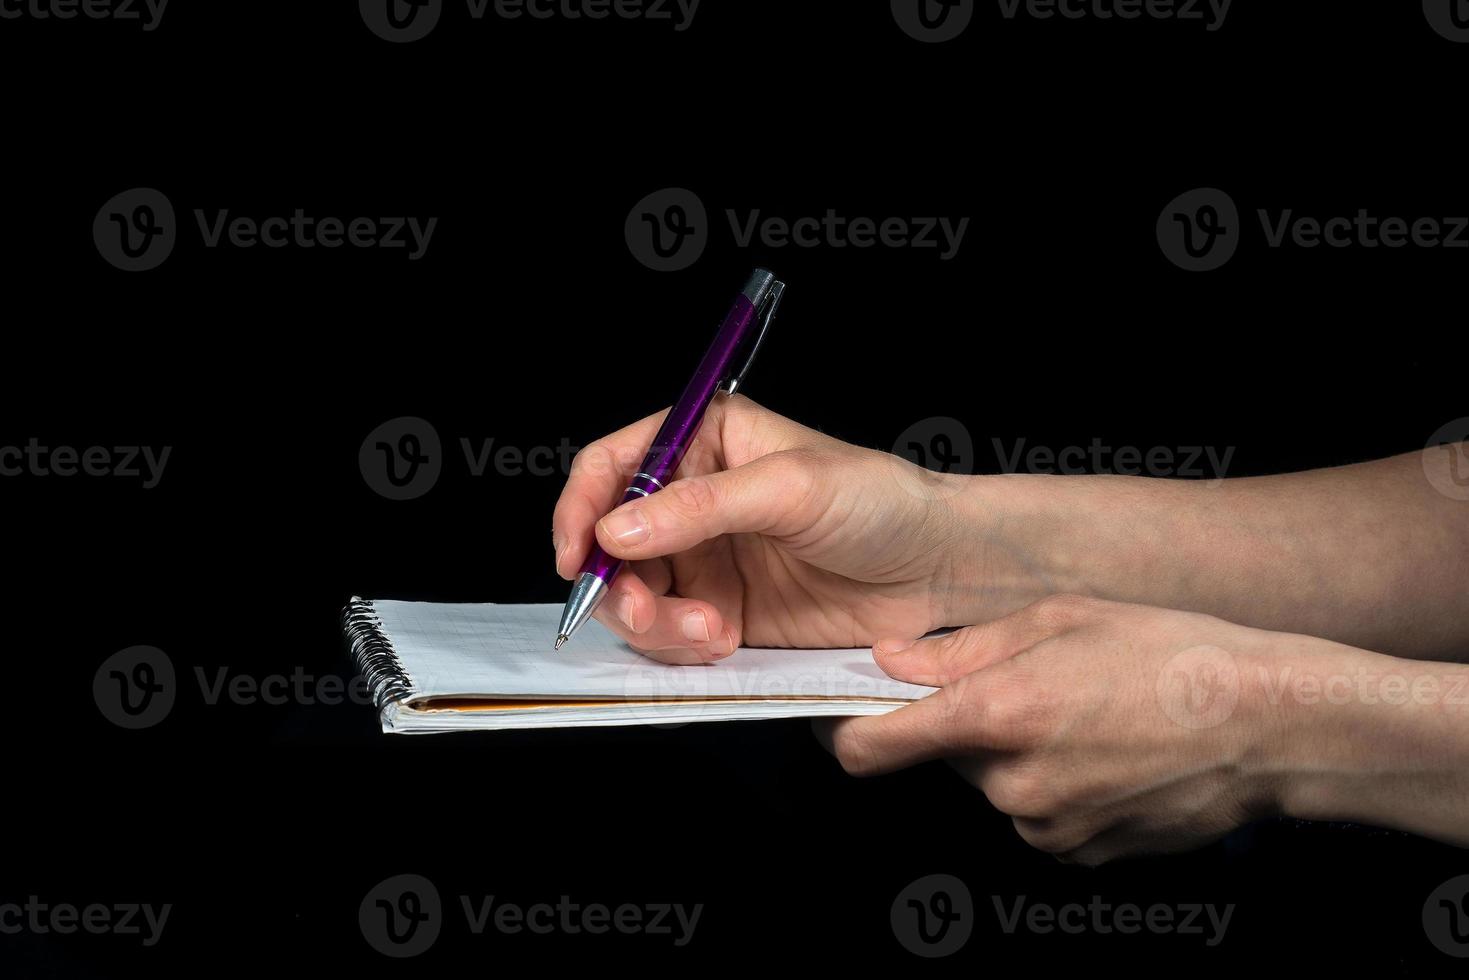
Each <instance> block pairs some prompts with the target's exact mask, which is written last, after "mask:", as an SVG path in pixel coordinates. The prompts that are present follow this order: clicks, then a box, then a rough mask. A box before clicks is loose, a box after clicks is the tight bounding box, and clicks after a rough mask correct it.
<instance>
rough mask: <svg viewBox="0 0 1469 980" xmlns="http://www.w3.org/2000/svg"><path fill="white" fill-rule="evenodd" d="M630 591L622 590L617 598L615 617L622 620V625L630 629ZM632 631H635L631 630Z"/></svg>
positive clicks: (631, 603)
mask: <svg viewBox="0 0 1469 980" xmlns="http://www.w3.org/2000/svg"><path fill="white" fill-rule="evenodd" d="M632 607H633V601H632V593H631V592H624V593H623V594H622V595H620V596H619V597H618V598H617V618H618V619H620V620H622V625H623V626H626V627H627V628H628V629H632V628H633V625H632ZM633 632H637V631H636V630H633Z"/></svg>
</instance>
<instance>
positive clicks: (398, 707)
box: [342, 598, 933, 733]
mask: <svg viewBox="0 0 1469 980" xmlns="http://www.w3.org/2000/svg"><path fill="white" fill-rule="evenodd" d="M560 615H561V607H560V606H556V605H497V604H492V603H483V604H480V603H432V602H399V601H394V600H369V599H360V598H354V599H353V600H352V601H351V603H349V604H348V606H347V608H346V609H345V610H344V611H343V613H342V628H343V631H344V633H345V634H346V638H347V644H348V648H349V650H350V653H351V655H352V657H353V658H354V660H355V661H356V663H357V668H358V670H359V671H361V673H362V674H363V676H364V677H365V678H366V680H367V683H368V685H369V687H370V688H371V690H372V696H373V701H374V703H375V704H376V705H377V707H378V711H379V713H380V716H381V720H382V726H383V730H384V731H386V732H401V733H435V732H455V731H467V730H472V729H507V728H574V727H583V726H606V725H667V724H684V723H688V722H700V721H740V720H752V719H762V718H798V717H816V716H844V715H877V714H883V713H885V712H888V711H892V710H894V709H896V708H899V707H902V706H903V705H905V704H908V703H909V702H911V701H914V700H916V699H918V698H921V697H924V696H926V695H928V694H930V693H932V691H933V688H929V687H921V686H919V685H916V684H905V683H903V682H901V681H896V680H893V679H892V678H891V677H889V676H887V675H886V674H885V673H883V672H882V670H881V669H880V668H879V667H878V666H877V664H876V663H875V662H873V659H872V651H871V650H868V649H854V650H770V649H753V648H741V649H739V650H737V651H735V653H734V654H733V655H732V656H730V657H727V658H725V659H724V660H721V661H719V662H717V663H714V664H704V665H700V666H695V667H674V666H669V665H666V664H660V663H657V662H656V661H653V660H650V659H648V658H647V657H644V656H641V655H640V654H638V653H637V652H636V651H634V650H632V649H631V648H630V647H628V646H627V645H626V644H625V643H623V642H622V641H621V640H619V639H618V638H617V637H616V636H614V635H613V634H612V633H611V632H610V631H608V630H607V629H606V628H605V627H603V626H602V625H601V624H600V623H597V622H591V623H588V624H587V626H586V627H585V628H584V629H582V631H581V632H580V633H578V634H577V636H576V638H575V639H574V640H573V642H571V643H570V644H567V645H566V646H564V647H563V648H562V649H561V651H560V652H559V653H557V652H553V651H552V649H551V641H552V639H553V638H554V637H555V635H556V627H557V623H558V621H559V618H560Z"/></svg>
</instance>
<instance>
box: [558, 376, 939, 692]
mask: <svg viewBox="0 0 1469 980" xmlns="http://www.w3.org/2000/svg"><path fill="white" fill-rule="evenodd" d="M663 414H664V413H660V414H659V415H656V416H650V417H649V418H645V419H643V420H642V421H641V422H638V423H636V424H634V425H631V426H629V427H628V428H626V429H623V430H621V431H620V432H616V433H613V434H612V435H610V436H607V437H606V438H604V439H601V440H599V441H597V442H596V443H593V444H592V445H590V446H588V447H587V448H586V449H585V450H583V451H582V452H581V453H580V454H578V456H577V458H576V462H575V463H574V464H573V466H572V471H571V477H570V479H569V480H568V481H567V484H566V487H565V489H564V490H563V491H562V494H561V498H560V500H559V501H558V503H557V505H556V514H555V520H554V529H553V535H554V545H555V548H556V570H557V572H558V573H559V574H560V575H561V577H562V578H565V579H568V580H570V579H573V578H575V576H576V574H577V572H578V570H579V569H580V567H581V565H582V562H583V561H584V560H585V558H586V556H587V553H588V551H589V550H590V548H591V543H592V540H593V535H594V533H595V537H596V540H597V541H599V542H600V543H601V545H602V547H603V548H605V549H606V550H607V552H608V553H609V554H612V555H614V556H616V557H619V558H625V559H628V560H629V562H630V564H629V565H628V566H627V567H626V568H625V569H624V570H623V571H622V573H621V574H620V575H619V576H618V577H617V580H616V582H615V583H614V584H613V586H612V591H611V593H610V594H609V595H608V596H607V598H606V599H605V600H604V601H603V602H602V605H601V607H600V608H599V609H598V612H597V616H596V618H597V619H598V620H599V621H600V622H601V623H603V624H604V625H605V626H607V627H608V628H609V629H611V630H612V631H613V632H615V633H616V634H617V635H618V636H620V637H622V638H623V639H624V640H626V641H627V642H628V643H629V644H631V645H632V646H633V647H634V648H635V649H637V650H640V651H642V652H644V653H646V654H648V655H649V656H652V657H654V658H656V659H659V660H663V661H665V662H668V663H681V664H692V663H701V662H705V661H709V660H716V659H719V658H721V657H724V656H728V655H729V654H730V653H732V652H733V651H734V650H735V649H736V648H737V647H738V646H739V645H740V644H741V643H748V644H751V645H755V646H769V647H850V646H868V645H870V644H871V643H872V642H873V641H874V640H876V639H877V638H878V637H881V636H888V635H893V634H899V633H906V634H914V635H916V634H920V633H923V632H926V631H928V630H931V629H934V628H936V627H938V626H942V625H946V624H947V623H948V621H949V618H950V615H951V614H950V612H949V609H948V606H947V603H948V601H949V598H950V597H951V595H952V594H953V590H954V587H955V581H954V579H955V575H956V573H955V568H956V548H957V545H958V542H959V541H960V539H961V538H962V536H963V534H964V527H963V522H962V520H961V519H960V517H959V516H958V513H957V511H956V510H955V508H954V507H952V506H951V505H950V501H951V499H952V497H953V496H954V495H955V493H956V492H957V487H956V486H955V485H953V482H951V481H961V480H963V479H964V478H963V477H956V476H945V475H942V474H937V473H931V472H929V471H927V470H922V469H920V468H919V467H917V466H914V465H913V464H911V463H908V462H906V461H904V460H901V459H899V458H897V457H895V456H891V455H888V454H886V453H880V452H876V451H873V450H868V449H862V448H859V447H856V446H852V445H848V444H846V443H843V442H840V441H838V440H836V439H833V438H831V437H829V436H825V435H823V434H821V433H819V432H816V431H814V430H812V429H808V428H806V427H805V426H802V425H798V424H797V423H795V422H792V421H791V420H789V419H786V418H783V417H781V416H779V415H777V414H775V413H774V412H771V411H768V410H767V409H764V408H762V407H760V406H759V405H757V404H755V403H754V402H752V401H750V400H749V399H748V398H745V397H744V396H734V397H731V398H726V397H720V398H717V399H715V401H714V403H713V404H712V405H711V406H710V408H709V411H708V413H707V415H706V417H705V420H704V424H703V426H702V427H701V428H700V430H699V434H698V438H697V439H696V440H695V441H694V444H693V446H692V447H691V448H690V449H689V452H688V454H687V455H686V457H685V458H684V461H683V464H682V465H681V466H680V467H679V470H678V473H677V476H678V479H677V480H675V481H674V482H672V483H670V484H669V485H668V487H667V488H666V489H664V490H662V491H660V492H659V493H656V494H653V495H652V496H650V497H646V498H643V499H640V500H636V501H634V502H632V503H628V504H624V505H622V506H620V507H618V508H617V509H616V510H614V511H612V512H611V513H610V514H609V513H608V511H609V510H611V508H612V507H613V506H614V505H616V504H617V503H618V501H619V500H621V498H622V494H623V491H624V490H625V489H626V487H627V484H628V481H629V478H630V477H631V476H632V475H633V474H634V473H636V472H637V468H638V466H639V464H640V463H641V462H642V459H643V456H644V454H645V453H646V452H647V449H648V445H649V443H651V442H652V440H653V437H654V435H655V433H656V432H657V429H658V427H659V425H660V424H661V422H662V419H663ZM604 515H605V516H604ZM594 528H595V531H594Z"/></svg>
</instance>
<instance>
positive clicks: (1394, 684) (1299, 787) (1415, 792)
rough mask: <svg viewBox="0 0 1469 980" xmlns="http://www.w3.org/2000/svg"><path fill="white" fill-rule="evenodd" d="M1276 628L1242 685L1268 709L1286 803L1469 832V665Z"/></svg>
mask: <svg viewBox="0 0 1469 980" xmlns="http://www.w3.org/2000/svg"><path fill="white" fill-rule="evenodd" d="M1268 635H1270V636H1272V637H1275V638H1277V639H1276V640H1275V642H1274V643H1273V644H1272V649H1270V650H1269V651H1268V653H1267V655H1266V656H1261V657H1255V658H1252V663H1251V665H1250V667H1249V670H1250V671H1252V672H1253V677H1250V678H1242V680H1243V681H1244V682H1245V683H1244V684H1243V685H1242V688H1244V689H1248V690H1249V692H1250V694H1249V696H1251V697H1253V698H1255V699H1256V702H1257V704H1258V705H1259V706H1260V707H1261V712H1260V717H1261V719H1262V721H1263V724H1262V726H1261V730H1262V732H1263V733H1264V734H1263V740H1264V743H1265V744H1264V747H1263V749H1262V753H1261V757H1262V762H1263V769H1264V771H1266V772H1268V773H1269V779H1268V785H1269V786H1270V788H1271V792H1270V798H1269V801H1268V803H1269V805H1270V807H1271V808H1273V809H1274V810H1275V812H1278V813H1280V814H1283V815H1285V816H1289V817H1294V818H1297V819H1301V820H1338V821H1352V822H1360V823H1367V824H1372V825H1376V826H1385V827H1395V828H1398V829H1403V830H1411V831H1415V832H1419V833H1425V834H1429V835H1431V836H1438V837H1441V838H1445V839H1451V838H1452V837H1453V831H1452V828H1454V827H1456V826H1457V827H1458V828H1459V830H1458V833H1459V834H1461V835H1462V834H1464V833H1466V832H1469V830H1466V829H1464V828H1466V826H1469V819H1466V813H1469V809H1466V808H1469V668H1466V667H1464V666H1463V665H1455V664H1438V663H1429V662H1422V661H1412V660H1401V659H1398V658H1395V657H1389V656H1385V655H1382V654H1376V653H1370V652H1368V651H1365V650H1359V649H1356V648H1354V647H1348V646H1343V645H1341V644H1338V643H1334V642H1331V641H1328V640H1320V639H1316V638H1313V637H1304V636H1295V635H1291V634H1268ZM1460 839H1462V838H1460Z"/></svg>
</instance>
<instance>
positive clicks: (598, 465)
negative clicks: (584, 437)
mask: <svg viewBox="0 0 1469 980" xmlns="http://www.w3.org/2000/svg"><path fill="white" fill-rule="evenodd" d="M615 468H616V457H615V455H614V453H613V452H612V450H611V448H610V447H608V445H607V443H605V442H603V441H602V440H600V439H599V440H597V441H596V442H592V443H588V444H587V445H585V446H583V447H582V448H581V449H579V450H577V453H576V455H575V456H573V457H572V458H571V472H573V473H576V474H578V475H586V476H603V475H606V474H607V473H610V472H613V471H614V470H615Z"/></svg>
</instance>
